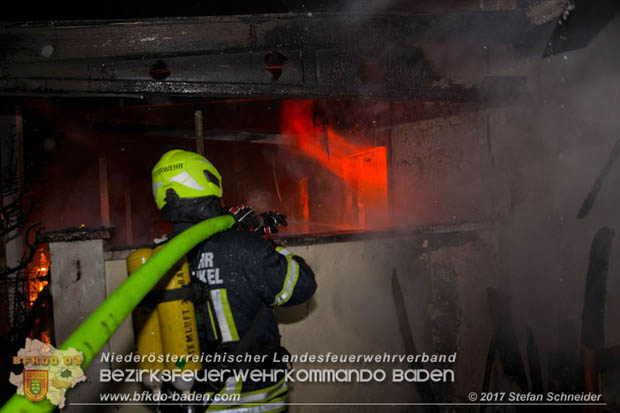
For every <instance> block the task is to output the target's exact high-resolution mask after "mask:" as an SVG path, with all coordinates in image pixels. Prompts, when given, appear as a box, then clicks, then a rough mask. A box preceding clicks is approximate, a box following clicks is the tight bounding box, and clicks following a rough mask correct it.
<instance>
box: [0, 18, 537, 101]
mask: <svg viewBox="0 0 620 413" xmlns="http://www.w3.org/2000/svg"><path fill="white" fill-rule="evenodd" d="M531 25H532V24H531V23H530V22H529V21H528V20H527V18H526V17H525V15H523V14H522V13H517V12H515V11H497V12H477V13H476V12H460V13H450V14H446V15H439V16H433V15H426V14H419V15H360V14H330V13H320V14H315V15H312V16H308V15H307V14H290V15H272V16H233V17H200V18H184V19H158V20H142V21H111V22H61V23H50V24H49V25H32V24H24V25H9V26H4V27H0V50H2V52H0V65H1V73H0V93H1V94H35V95H48V94H66V93H71V94H80V95H84V94H86V95H89V94H91V95H93V96H119V95H121V96H125V95H129V96H131V95H136V96H142V95H149V94H168V95H182V96H191V95H196V96H223V97H246V96H257V97H258V96H260V97H302V96H303V97H356V96H372V97H387V98H406V99H416V100H421V101H457V102H463V101H478V100H481V99H486V98H487V97H488V96H489V93H488V91H485V90H484V89H485V87H482V88H481V89H482V90H479V88H476V87H466V86H463V85H458V84H453V83H451V82H449V81H447V80H446V79H444V78H440V77H439V76H437V75H436V74H435V73H434V72H433V69H432V67H431V65H430V63H429V62H428V61H427V59H426V58H425V56H424V53H423V50H422V46H421V45H422V44H423V43H424V42H427V43H429V42H430V43H432V42H440V43H441V42H444V43H447V42H446V36H448V37H449V39H448V40H449V41H452V42H456V43H455V44H459V42H465V43H479V44H481V45H483V44H484V45H486V46H490V45H493V44H505V43H510V42H512V41H513V40H514V38H515V36H518V33H519V32H520V31H521V30H522V29H523V27H529V26H531ZM86 39H87V40H86ZM276 53H277V56H280V57H281V58H280V59H279V64H278V65H277V66H278V67H277V70H278V76H274V73H273V70H274V66H273V61H272V60H273V59H270V58H269V57H270V56H274V55H275V54H276ZM498 82H503V83H505V84H506V85H505V86H502V87H501V88H500V90H502V98H505V96H504V95H505V93H504V92H503V91H505V90H514V89H515V86H514V85H516V88H517V89H518V90H521V87H522V80H520V79H513V78H497V79H494V81H493V90H495V89H497V85H498Z"/></svg>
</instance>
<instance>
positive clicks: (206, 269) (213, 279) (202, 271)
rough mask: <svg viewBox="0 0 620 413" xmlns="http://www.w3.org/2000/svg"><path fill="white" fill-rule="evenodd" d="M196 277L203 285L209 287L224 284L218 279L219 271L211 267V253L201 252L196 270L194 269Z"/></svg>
mask: <svg viewBox="0 0 620 413" xmlns="http://www.w3.org/2000/svg"><path fill="white" fill-rule="evenodd" d="M196 277H198V279H199V280H200V281H202V282H203V283H207V284H209V285H219V284H223V283H224V282H223V281H222V279H221V278H220V269H219V268H217V267H214V266H213V253H212V252H203V253H202V254H200V260H199V261H198V268H196Z"/></svg>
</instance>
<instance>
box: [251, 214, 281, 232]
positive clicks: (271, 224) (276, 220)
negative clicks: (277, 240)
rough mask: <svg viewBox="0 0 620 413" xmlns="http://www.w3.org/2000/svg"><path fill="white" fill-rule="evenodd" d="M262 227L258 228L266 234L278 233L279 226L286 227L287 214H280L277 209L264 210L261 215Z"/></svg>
mask: <svg viewBox="0 0 620 413" xmlns="http://www.w3.org/2000/svg"><path fill="white" fill-rule="evenodd" d="M259 221H260V227H259V228H258V229H257V231H258V232H259V233H261V235H262V234H264V235H271V234H277V233H278V227H285V226H287V225H288V224H287V223H286V215H284V214H280V213H279V212H276V211H267V212H263V213H262V214H260V216H259Z"/></svg>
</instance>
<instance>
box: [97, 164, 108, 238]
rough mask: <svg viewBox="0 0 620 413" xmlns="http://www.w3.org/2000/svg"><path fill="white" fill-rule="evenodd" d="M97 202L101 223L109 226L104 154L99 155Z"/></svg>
mask: <svg viewBox="0 0 620 413" xmlns="http://www.w3.org/2000/svg"><path fill="white" fill-rule="evenodd" d="M99 204H100V208H101V225H102V226H104V227H109V226H110V197H109V193H108V166H107V161H106V158H105V156H100V157H99Z"/></svg>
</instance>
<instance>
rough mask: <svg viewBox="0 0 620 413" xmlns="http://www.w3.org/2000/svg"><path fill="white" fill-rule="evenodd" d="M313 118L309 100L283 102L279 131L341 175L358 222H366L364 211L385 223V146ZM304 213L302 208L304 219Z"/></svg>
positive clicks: (304, 151) (362, 223)
mask: <svg viewBox="0 0 620 413" xmlns="http://www.w3.org/2000/svg"><path fill="white" fill-rule="evenodd" d="M315 118H316V116H314V102H313V101H311V100H286V101H283V102H282V108H281V119H282V132H283V133H284V135H285V136H286V137H287V138H288V139H289V140H290V143H291V144H292V145H293V146H294V147H296V148H297V149H298V150H300V151H301V152H302V153H303V154H304V155H305V156H307V157H309V158H311V159H314V160H315V161H317V162H318V163H319V164H320V165H321V166H323V167H324V168H325V169H327V170H328V171H330V172H332V173H333V174H334V175H336V176H338V177H340V178H341V179H342V180H343V181H344V182H346V183H347V186H348V188H349V190H350V191H352V192H355V194H356V196H355V199H356V204H355V205H349V207H350V208H352V209H354V210H355V211H356V215H357V225H359V226H368V224H369V222H370V221H369V219H367V218H368V216H367V212H368V213H369V214H370V215H372V216H373V217H377V216H379V215H381V216H382V218H381V219H380V220H379V221H380V224H384V223H385V221H386V220H385V217H386V216H387V158H386V157H387V151H386V148H385V146H378V147H373V146H372V145H370V144H369V143H366V142H364V141H365V139H359V138H357V139H355V140H354V139H352V138H349V139H347V138H346V137H344V136H343V135H342V134H341V133H339V132H337V131H336V130H334V129H333V128H332V127H330V126H328V125H323V124H320V125H318V126H317V125H316V124H315V123H316V122H315V121H314V120H315ZM354 141H361V143H360V142H355V143H354ZM300 191H301V189H300ZM349 207H347V209H349ZM307 215H308V214H307V212H305V213H304V219H307V218H306V216H307ZM373 221H374V222H378V221H377V220H376V219H373Z"/></svg>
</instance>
